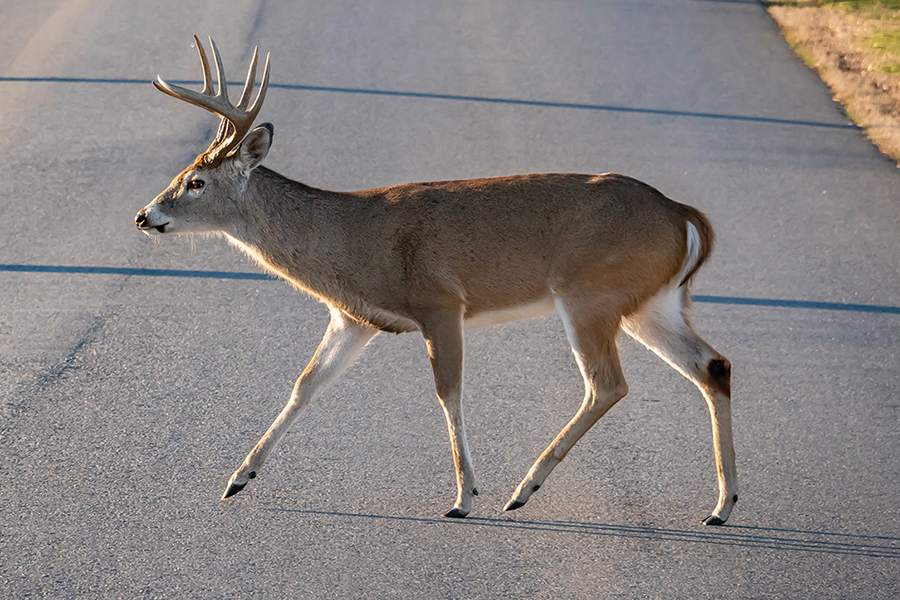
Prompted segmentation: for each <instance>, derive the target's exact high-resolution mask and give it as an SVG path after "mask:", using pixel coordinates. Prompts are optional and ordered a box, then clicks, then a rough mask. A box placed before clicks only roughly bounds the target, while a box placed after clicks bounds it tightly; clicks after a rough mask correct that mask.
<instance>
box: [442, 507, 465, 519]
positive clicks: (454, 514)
mask: <svg viewBox="0 0 900 600" xmlns="http://www.w3.org/2000/svg"><path fill="white" fill-rule="evenodd" d="M468 514H469V513H467V512H464V511H462V510H460V509H458V508H454V509H453V510H451V511H450V512H448V513H444V516H445V517H447V518H448V519H462V518H464V517H465V516H466V515H468Z"/></svg>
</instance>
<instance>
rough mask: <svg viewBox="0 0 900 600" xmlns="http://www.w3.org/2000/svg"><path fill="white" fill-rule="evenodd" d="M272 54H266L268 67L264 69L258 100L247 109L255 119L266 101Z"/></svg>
mask: <svg viewBox="0 0 900 600" xmlns="http://www.w3.org/2000/svg"><path fill="white" fill-rule="evenodd" d="M270 56H271V54H269V53H266V66H265V67H263V75H262V81H260V83H259V93H258V94H257V95H256V100H254V101H253V105H252V106H250V108H249V109H247V112H248V113H249V114H251V115H253V119H255V118H256V115H257V114H258V113H259V109H260V108H262V103H263V100H265V99H266V91H267V90H268V89H269V57H270Z"/></svg>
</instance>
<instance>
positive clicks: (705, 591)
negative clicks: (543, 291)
mask: <svg viewBox="0 0 900 600" xmlns="http://www.w3.org/2000/svg"><path fill="white" fill-rule="evenodd" d="M195 5H196V6H195ZM226 6H227V8H226ZM193 33H197V34H199V35H201V36H203V35H212V36H213V37H214V38H216V40H217V42H218V44H219V47H220V48H221V50H222V53H223V58H224V60H225V65H226V68H228V69H230V71H229V73H230V77H229V79H231V80H232V81H239V80H241V79H242V77H243V69H245V68H246V64H247V61H248V60H249V57H250V54H251V52H252V48H253V46H254V45H256V44H259V45H260V47H261V50H262V51H264V52H271V53H272V62H273V67H272V68H273V73H272V84H271V87H270V90H269V95H268V100H267V103H266V106H265V107H264V108H263V112H262V114H261V120H269V121H272V122H273V123H274V124H275V129H276V135H275V145H274V147H273V149H272V152H271V153H270V154H269V158H268V159H267V161H266V162H267V165H268V166H270V167H272V168H275V169H276V170H278V171H280V172H282V173H284V174H286V175H289V176H291V177H294V178H297V179H300V180H302V181H304V182H306V183H308V184H310V185H314V186H317V187H328V188H332V189H341V190H349V189H359V188H366V187H374V186H381V185H389V184H395V183H403V182H406V181H414V180H434V179H449V178H464V177H477V176H490V175H503V174H512V173H524V172H544V171H576V172H586V173H594V172H606V171H615V172H622V173H626V174H629V175H633V176H635V177H638V178H640V179H642V180H644V181H647V182H648V183H650V184H652V185H654V186H656V187H658V188H659V189H661V190H662V191H663V192H664V193H666V194H667V195H669V196H670V197H672V198H674V199H676V200H679V201H682V202H686V203H689V204H692V205H694V206H696V207H698V208H700V209H701V210H704V211H705V212H706V213H707V214H708V215H709V217H710V218H711V220H712V222H713V224H714V226H715V228H716V231H717V233H718V239H719V243H718V247H717V250H716V253H715V254H714V256H713V259H712V261H711V262H710V264H708V266H706V267H705V268H704V269H703V271H702V272H701V274H700V276H699V278H698V280H697V283H696V285H695V287H694V292H695V296H696V304H695V311H694V323H695V325H696V328H697V329H698V331H700V332H701V333H702V335H704V337H706V338H707V339H708V340H709V341H710V342H711V343H713V344H714V345H715V346H716V347H717V348H718V349H719V350H720V351H721V352H723V353H724V354H725V355H726V356H728V357H729V358H730V359H731V361H732V362H733V364H734V414H735V440H736V444H735V445H736V450H737V457H738V469H739V476H740V485H741V500H740V502H739V504H738V505H737V507H736V509H735V511H734V513H733V515H732V517H731V519H730V520H729V522H728V524H727V525H726V526H725V527H721V528H707V527H703V526H701V525H700V519H702V518H703V517H705V516H706V515H707V514H708V512H709V510H711V509H712V508H713V505H714V503H715V497H716V481H715V468H714V463H713V455H712V446H711V437H710V425H709V417H708V414H707V411H706V407H705V404H704V402H703V400H702V398H701V397H700V395H699V393H698V392H697V391H696V390H695V389H694V388H693V387H692V386H691V385H690V384H689V383H688V382H686V381H685V380H684V379H682V378H681V377H680V376H678V375H677V374H676V373H675V372H674V371H672V370H671V369H669V368H668V367H667V366H666V365H665V364H663V363H662V362H661V361H659V360H658V359H657V358H656V357H654V356H653V355H651V354H650V353H649V352H647V351H646V350H644V349H643V348H640V347H638V346H637V345H636V344H634V343H633V342H631V341H630V340H623V341H622V354H623V364H624V369H625V373H626V376H627V377H628V381H629V385H630V389H631V392H630V394H629V396H628V397H626V398H625V399H624V400H623V401H622V402H620V403H619V404H618V405H617V406H616V407H614V408H613V410H612V411H610V413H609V414H608V415H607V416H606V417H604V419H603V420H601V422H600V423H599V424H598V425H597V426H596V427H595V428H594V429H593V430H592V431H591V432H589V433H588V435H586V436H585V438H584V439H582V440H581V442H580V443H579V444H578V445H577V446H576V447H575V449H574V450H573V451H572V453H571V454H570V455H569V456H568V458H567V459H566V460H565V461H564V462H563V463H562V464H561V465H560V466H559V467H558V468H557V469H556V471H554V473H553V475H552V476H551V477H550V479H549V480H548V482H547V484H546V485H545V486H544V488H542V489H541V491H540V492H539V493H538V494H536V495H535V496H534V498H532V500H531V501H530V502H529V503H528V505H527V506H526V507H524V508H523V509H521V510H519V511H516V512H513V513H503V512H502V511H501V507H502V506H503V504H504V503H505V502H506V500H507V499H508V497H509V495H510V493H511V492H512V490H513V488H514V487H515V486H516V485H517V483H518V482H519V480H520V479H521V478H522V476H523V475H524V474H525V472H526V471H527V470H528V468H529V466H530V465H531V463H532V462H533V461H534V459H535V458H536V457H537V456H538V454H539V453H540V452H541V450H543V448H544V447H545V446H546V445H547V444H548V443H549V441H550V440H551V439H552V437H553V436H554V435H555V433H556V432H557V431H559V429H561V427H562V426H563V424H564V423H565V422H566V421H567V420H568V419H569V418H570V417H571V415H572V414H574V411H575V409H576V408H577V406H578V404H579V403H580V400H581V394H582V383H581V381H580V377H579V376H578V373H577V370H576V366H575V364H574V361H573V360H572V358H571V354H570V353H569V351H568V346H567V344H566V341H565V335H564V332H563V327H562V325H561V323H560V322H559V319H558V318H557V317H556V316H547V317H545V318H542V319H539V320H535V321H529V322H521V323H517V324H511V325H505V326H499V327H495V328H492V329H488V330H478V331H475V332H472V333H471V334H470V335H469V336H468V338H467V352H468V354H467V372H466V391H467V399H466V410H467V420H468V423H467V426H468V433H469V443H470V446H471V448H472V452H473V459H474V463H475V468H476V472H477V475H478V478H479V486H478V487H479V490H480V492H481V495H480V496H478V498H477V504H476V507H475V510H474V512H473V514H472V516H471V517H470V518H468V519H465V520H462V521H458V520H454V521H450V520H445V519H441V518H440V517H439V516H438V515H439V513H440V512H442V511H443V510H446V509H447V508H449V506H450V505H451V504H452V501H453V499H454V497H455V482H454V479H453V473H452V458H451V455H450V451H449V444H448V442H447V439H446V437H447V436H446V428H445V425H444V420H443V415H442V413H441V410H440V408H439V406H438V403H437V401H436V399H435V397H434V391H433V384H432V380H431V373H430V367H429V365H428V361H427V357H426V355H425V349H424V344H423V342H422V340H421V336H418V335H413V334H409V335H402V336H390V335H382V336H380V337H379V338H377V339H376V340H375V342H374V343H373V344H372V345H371V347H370V348H369V349H368V351H367V353H366V354H365V355H364V356H363V358H362V359H361V360H360V361H359V362H358V363H357V364H356V365H355V366H354V367H353V368H352V369H351V370H350V371H349V372H348V374H347V375H345V376H344V378H343V379H341V380H340V381H339V382H338V383H336V384H334V385H333V386H332V387H331V388H329V390H328V391H327V392H326V393H325V394H324V395H323V396H322V397H321V398H320V399H319V400H317V401H316V402H315V403H314V404H313V405H312V406H310V408H309V409H308V411H307V412H306V413H305V415H304V416H303V417H302V418H301V420H300V421H299V422H298V423H297V425H296V426H295V427H294V428H293V429H292V430H291V432H290V433H289V434H288V436H287V438H286V439H285V441H284V443H283V444H282V445H281V446H280V447H279V449H278V450H277V451H276V452H275V454H274V455H273V456H272V457H271V458H270V460H269V463H268V464H267V466H266V469H265V471H264V472H263V473H261V474H260V477H259V478H258V479H257V480H256V481H254V482H253V484H252V485H250V486H248V487H247V489H246V490H245V491H244V492H242V493H241V494H239V495H238V496H237V497H235V498H234V499H233V500H232V501H229V502H221V501H220V500H219V497H220V495H221V493H222V491H223V489H224V486H225V483H226V482H227V479H228V476H229V475H230V474H231V473H232V472H233V470H234V469H235V468H236V467H237V466H238V465H239V463H240V461H241V460H242V459H243V457H244V456H245V454H246V453H247V452H248V451H249V450H250V448H251V447H252V446H253V444H254V443H255V442H256V440H257V439H258V437H259V436H260V435H261V434H262V432H263V431H264V430H265V429H266V427H267V426H268V424H269V423H270V422H271V420H272V419H273V418H274V416H275V415H276V414H277V412H278V411H279V410H280V408H281V406H282V405H283V404H284V402H285V401H286V400H287V397H288V395H289V393H290V389H291V387H292V385H293V381H294V379H295V378H296V377H297V376H298V375H299V373H300V371H301V370H302V368H303V366H304V365H305V363H306V361H307V360H308V358H309V357H310V356H311V353H312V351H313V349H314V348H315V345H316V344H317V342H318V340H319V338H320V336H321V334H322V333H323V332H324V328H325V325H326V323H327V311H326V310H325V309H324V308H323V307H322V306H321V305H319V304H318V303H316V302H315V301H313V300H310V299H309V298H306V297H304V296H303V295H301V294H299V293H297V292H295V291H293V290H291V289H290V288H289V287H288V286H287V285H285V284H284V283H281V282H277V281H273V280H269V279H266V278H263V277H261V276H260V272H259V271H258V270H257V269H256V268H255V267H254V266H253V265H252V264H251V263H250V262H249V261H248V260H247V259H245V258H243V257H242V256H241V255H239V254H238V253H237V252H236V251H234V250H233V249H231V248H229V247H228V246H227V244H225V243H224V242H223V241H222V240H220V239H216V238H202V237H198V238H194V239H190V238H166V239H162V240H159V241H158V242H155V241H154V240H151V239H149V238H147V237H146V236H144V235H142V234H140V233H139V232H138V231H137V230H135V228H134V226H133V224H132V219H133V217H134V214H135V212H136V211H137V210H138V209H139V208H141V207H142V206H144V205H145V204H146V203H147V202H148V201H149V200H150V199H152V198H153V196H155V195H156V194H157V193H158V192H159V191H161V190H162V189H163V188H164V187H165V186H166V185H167V184H168V182H169V180H170V179H171V178H172V177H173V176H174V175H175V174H177V173H178V171H180V170H181V169H182V168H183V167H184V166H186V165H187V164H188V163H189V161H190V160H191V159H192V158H193V157H194V156H195V154H196V153H198V152H199V151H201V150H203V149H204V148H205V147H206V145H207V144H208V141H209V139H210V138H211V135H212V133H213V128H214V126H215V124H216V123H215V120H214V119H213V118H211V117H209V116H208V115H207V114H206V113H204V112H203V111H200V110H198V109H196V108H194V107H190V106H188V105H187V104H184V103H180V102H176V101H175V100H172V99H170V98H167V97H165V96H164V95H163V94H160V93H158V92H156V91H154V89H153V88H152V87H151V86H150V84H149V83H148V82H149V80H151V79H152V78H153V77H155V75H156V74H157V73H160V74H162V75H163V76H164V77H166V78H167V79H170V80H176V81H178V80H188V81H196V80H197V79H198V78H199V67H198V63H197V59H196V55H195V51H194V50H193V48H192V47H191V35H192V34H193ZM0 124H2V128H3V138H2V140H3V151H2V154H0V164H2V171H0V216H2V218H0V390H2V391H0V394H2V402H0V597H3V598H416V599H420V598H422V599H427V598H459V599H479V598H491V599H494V598H546V599H557V598H663V597H665V598H763V597H765V598H896V597H897V595H898V592H900V513H898V509H897V503H896V496H897V493H896V492H897V481H898V479H900V435H898V431H900V428H898V424H900V423H898V421H900V376H898V366H900V353H898V345H900V300H898V297H900V295H898V292H900V271H898V264H900V242H898V240H900V194H898V188H900V186H898V183H900V180H898V172H897V169H896V167H895V165H894V164H892V163H891V162H890V161H889V160H888V159H886V158H885V157H883V156H882V155H880V154H879V152H878V151H877V150H876V149H875V148H874V147H873V146H872V145H871V144H870V143H869V142H868V141H867V140H866V139H865V138H864V136H863V134H862V133H861V132H860V131H859V130H857V129H856V128H854V127H853V126H851V125H850V124H849V122H848V120H847V118H846V117H845V116H844V115H843V114H842V112H841V109H840V107H839V106H838V105H837V104H835V103H834V102H832V100H831V98H830V95H829V93H828V91H827V89H826V88H825V86H824V85H823V84H822V83H821V82H820V81H819V80H818V79H817V77H816V76H815V74H814V73H813V72H811V71H810V70H809V69H807V68H806V67H805V66H804V65H803V64H802V63H801V62H800V61H799V60H798V59H796V58H795V56H794V55H793V54H792V52H791V50H790V49H789V48H788V46H787V44H786V43H784V41H783V40H782V39H781V38H780V36H779V34H778V31H777V28H776V26H775V25H774V23H773V22H772V21H771V20H770V18H769V17H768V16H767V14H766V13H765V11H764V9H763V8H762V7H761V6H759V5H758V4H757V3H755V2H751V1H741V0H655V1H652V0H611V1H605V2H599V1H587V0H584V1H577V0H563V1H558V2H539V1H531V2H513V1H505V0H497V1H491V2H479V1H467V2H439V1H420V2H386V1H385V2H381V1H366V2H308V3H307V2H304V3H300V2H283V1H276V0H268V1H266V0H260V1H258V2H216V3H184V2H173V1H169V0H162V1H157V2H153V3H150V2H145V3H136V2H128V3H126V2H119V3H114V2H112V1H110V0H90V1H88V0H54V1H49V0H31V1H30V2H28V3H20V2H12V1H8V0H7V1H4V2H0ZM221 272H228V273H236V274H237V275H232V276H229V277H225V276H222V275H221Z"/></svg>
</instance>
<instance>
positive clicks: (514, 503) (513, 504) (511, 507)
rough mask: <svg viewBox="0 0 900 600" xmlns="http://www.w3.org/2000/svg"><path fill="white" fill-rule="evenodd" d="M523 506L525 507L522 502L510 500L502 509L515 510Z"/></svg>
mask: <svg viewBox="0 0 900 600" xmlns="http://www.w3.org/2000/svg"><path fill="white" fill-rule="evenodd" d="M523 506H525V503H524V502H519V501H518V500H510V501H509V502H507V503H506V506H504V507H503V510H504V511H507V510H516V509H517V508H522V507H523Z"/></svg>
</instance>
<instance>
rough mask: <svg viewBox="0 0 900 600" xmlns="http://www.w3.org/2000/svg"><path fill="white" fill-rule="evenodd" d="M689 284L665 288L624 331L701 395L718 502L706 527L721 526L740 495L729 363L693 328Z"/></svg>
mask: <svg viewBox="0 0 900 600" xmlns="http://www.w3.org/2000/svg"><path fill="white" fill-rule="evenodd" d="M689 303H690V296H689V291H688V289H687V288H686V287H683V286H682V287H671V286H670V287H666V288H663V289H662V290H661V291H660V292H659V293H658V294H657V295H656V296H654V297H653V298H651V299H650V300H649V301H648V302H647V303H645V304H644V305H643V306H642V307H641V308H640V309H639V310H638V311H637V312H635V313H634V314H631V315H629V316H627V317H625V318H624V319H622V329H623V330H624V331H625V332H626V333H627V334H628V335H630V336H631V337H633V338H634V339H636V340H637V341H639V342H640V343H642V344H643V345H644V346H646V347H647V348H649V349H650V350H652V351H653V352H654V353H656V354H657V355H658V356H659V357H660V358H662V359H663V360H665V361H666V362H667V363H669V364H670V365H671V366H672V367H674V368H675V370H677V371H678V372H679V373H681V374H682V375H684V376H685V377H687V378H688V379H689V380H690V381H692V382H693V383H694V385H696V386H697V387H698V388H699V389H700V391H701V392H702V393H703V397H704V398H705V399H706V403H707V405H708V407H709V414H710V418H711V420H712V433H713V449H714V451H715V457H716V473H717V476H718V484H719V500H718V503H717V504H716V508H715V510H713V512H712V514H711V515H709V516H708V517H707V518H706V519H704V520H703V523H704V524H705V525H722V524H723V523H725V521H726V519H728V516H729V515H730V514H731V510H732V508H734V504H735V502H737V499H738V485H737V467H736V466H735V458H734V441H733V437H732V431H731V363H730V362H728V359H727V358H725V357H724V356H722V355H721V354H719V353H718V352H716V351H715V349H713V347H712V346H710V345H709V344H707V343H706V342H705V341H704V340H703V339H702V338H701V337H700V336H699V335H697V333H696V332H695V331H694V330H693V329H692V328H691V325H690V322H689V321H688V319H687V310H688V307H689Z"/></svg>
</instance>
